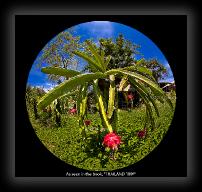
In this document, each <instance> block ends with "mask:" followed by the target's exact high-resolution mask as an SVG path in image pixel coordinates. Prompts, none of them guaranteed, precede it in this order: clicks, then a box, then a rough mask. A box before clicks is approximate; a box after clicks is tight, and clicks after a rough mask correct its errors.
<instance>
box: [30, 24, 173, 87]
mask: <svg viewBox="0 0 202 192" xmlns="http://www.w3.org/2000/svg"><path fill="white" fill-rule="evenodd" d="M72 29H73V30H74V34H75V35H79V36H81V39H80V41H81V42H83V41H84V40H86V39H89V38H93V40H94V42H98V39H99V38H102V37H103V38H112V39H116V37H117V36H118V35H119V34H123V35H124V38H125V39H127V40H129V41H131V42H132V43H135V44H138V45H140V46H141V47H140V48H139V49H138V51H139V52H140V53H141V54H143V56H141V55H137V56H136V59H140V58H142V57H144V58H145V59H152V58H156V59H158V61H159V62H160V63H161V64H163V65H164V66H165V67H166V68H167V69H168V77H167V79H166V81H169V82H171V81H173V80H174V78H173V74H172V71H171V69H170V66H169V63H168V61H167V59H166V58H165V56H164V55H163V53H162V52H161V50H160V49H159V48H158V47H157V45H156V44H155V43H154V42H153V41H152V40H151V39H149V38H148V37H147V36H145V35H144V34H143V33H141V32H140V31H138V30H136V29H134V28H131V27H128V26H126V25H123V24H120V23H115V22H109V21H92V22H87V23H82V24H79V25H76V26H73V27H72ZM64 30H69V29H64ZM56 35H57V34H56ZM53 38H54V37H53ZM51 41H52V40H51ZM51 41H50V42H51ZM39 55H40V54H39ZM39 55H38V56H39ZM35 65H36V62H34V64H33V66H32V68H31V70H30V73H29V77H28V81H27V83H28V84H30V85H32V86H37V87H43V88H44V89H46V90H49V89H51V88H52V87H53V86H54V84H53V83H52V82H50V81H49V80H48V79H47V75H46V74H43V73H42V72H41V71H40V69H37V68H36V66H35ZM83 65H85V63H84V62H83V63H80V67H83Z"/></svg>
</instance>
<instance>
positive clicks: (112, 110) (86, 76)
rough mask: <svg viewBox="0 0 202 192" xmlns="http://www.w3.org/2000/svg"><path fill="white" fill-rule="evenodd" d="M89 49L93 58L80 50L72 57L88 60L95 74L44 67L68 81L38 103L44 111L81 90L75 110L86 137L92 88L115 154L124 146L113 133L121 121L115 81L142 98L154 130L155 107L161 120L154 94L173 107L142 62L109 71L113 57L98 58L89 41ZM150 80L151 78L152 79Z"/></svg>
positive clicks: (108, 145) (107, 144) (107, 139)
mask: <svg viewBox="0 0 202 192" xmlns="http://www.w3.org/2000/svg"><path fill="white" fill-rule="evenodd" d="M86 46H87V48H88V51H90V52H91V54H89V53H87V52H85V51H80V50H76V51H74V52H73V53H74V54H75V55H77V56H79V57H81V58H83V59H84V60H86V61H87V63H88V68H89V69H91V70H90V71H92V72H90V73H81V72H79V71H76V70H70V69H64V68H59V67H45V68H42V69H41V71H42V72H43V73H46V74H54V75H59V76H63V77H66V79H67V80H65V81H64V82H62V83H61V84H59V85H58V86H56V87H55V88H53V89H52V90H50V91H49V92H48V93H47V94H46V95H44V96H43V97H42V98H41V99H40V100H39V102H38V107H39V108H41V109H43V108H44V107H46V106H47V105H49V104H50V103H51V102H53V101H54V100H55V99H57V98H58V97H61V96H63V95H66V94H70V95H71V93H72V92H74V90H78V94H77V107H76V108H77V114H78V115H79V125H80V128H81V133H82V135H83V136H84V137H85V136H86V132H85V129H86V127H87V126H88V124H89V122H88V123H87V122H86V121H85V118H86V113H87V98H88V94H87V93H88V88H89V86H91V87H93V92H94V93H95V99H96V103H97V106H98V109H99V114H100V118H101V120H102V126H103V127H104V128H105V129H106V130H107V132H108V133H107V134H106V135H105V136H104V140H103V145H104V146H106V147H109V148H110V149H112V150H114V149H117V148H118V146H119V145H120V144H121V137H120V136H118V135H116V134H115V133H114V130H116V123H117V121H118V116H117V114H118V105H117V101H118V92H117V85H116V84H115V79H116V77H118V78H121V81H120V83H119V85H118V89H119V91H121V90H122V89H123V88H124V87H126V86H127V85H128V84H131V85H132V86H133V87H134V88H135V89H136V91H137V92H138V93H139V95H140V96H141V97H142V99H143V101H144V104H145V106H146V115H147V117H148V119H149V121H150V123H151V125H152V127H155V123H154V118H153V112H152V111H153V107H154V109H155V112H156V114H157V115H158V116H159V112H158V108H157V105H156V103H155V100H154V99H153V98H154V97H152V96H151V93H152V94H153V95H155V96H156V98H157V99H158V100H159V101H160V102H164V101H166V102H168V103H169V104H170V106H171V107H172V103H171V101H170V100H169V98H168V97H167V96H166V94H165V93H164V91H163V90H162V89H161V88H160V87H159V86H158V84H157V83H156V82H155V81H153V80H152V79H154V78H153V76H152V72H151V71H150V70H149V69H147V68H145V67H142V66H140V65H139V64H140V61H139V62H136V63H135V64H134V65H132V66H129V67H125V68H118V69H111V70H108V68H107V66H108V64H109V62H110V59H111V56H110V55H109V56H105V53H104V51H101V54H99V53H98V51H97V49H96V46H95V45H94V44H92V43H91V42H89V41H86ZM147 76H150V78H148V77H147ZM100 79H105V80H107V81H108V82H109V88H108V95H109V97H108V98H109V99H108V101H105V99H104V97H103V93H102V91H101V89H100V88H99V86H98V81H99V80H100ZM131 99H132V98H131Z"/></svg>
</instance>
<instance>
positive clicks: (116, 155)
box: [25, 21, 176, 171]
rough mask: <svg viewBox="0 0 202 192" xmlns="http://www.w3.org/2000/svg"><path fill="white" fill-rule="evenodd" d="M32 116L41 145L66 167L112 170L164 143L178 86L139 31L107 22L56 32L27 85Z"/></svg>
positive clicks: (147, 153)
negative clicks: (66, 165)
mask: <svg viewBox="0 0 202 192" xmlns="http://www.w3.org/2000/svg"><path fill="white" fill-rule="evenodd" d="M25 96H26V106H27V112H28V116H29V119H30V122H31V124H32V127H33V129H34V130H35V133H36V135H37V136H38V138H39V139H40V141H41V142H42V143H43V145H44V146H45V147H46V148H47V149H48V150H49V151H50V152H51V153H52V154H54V155H55V156H56V157H57V158H59V159H61V160H62V161H64V162H65V163H67V164H68V165H72V166H74V167H76V168H81V169H84V170H89V171H112V170H117V169H121V168H125V167H128V166H130V165H134V164H135V163H137V162H139V161H140V160H142V159H144V158H145V157H146V156H147V155H149V154H150V153H151V152H152V151H153V150H154V149H155V148H156V147H157V146H158V145H159V144H160V143H161V141H162V140H163V139H164V136H165V135H166V133H167V131H168V130H169V127H170V125H171V122H172V119H173V116H174V110H175V104H176V87H175V81H174V77H173V73H172V71H171V68H170V66H169V62H168V61H167V59H166V58H165V56H164V55H163V53H162V52H161V50H160V49H159V48H158V47H157V45H156V44H155V43H154V42H153V41H152V40H151V39H149V38H148V37H147V36H145V35H144V34H142V33H141V32H140V31H138V30H136V29H133V28H131V27H128V26H126V25H123V24H120V23H115V22H109V21H92V22H87V23H81V24H79V25H76V26H73V27H71V28H69V29H66V30H64V31H62V32H61V33H59V34H56V36H55V37H53V39H51V40H50V41H49V42H48V43H47V44H46V45H45V46H44V48H43V49H42V50H41V51H40V53H39V54H38V56H37V58H36V59H35V61H34V63H33V65H32V67H31V69H30V72H29V77H28V80H27V87H26V94H25Z"/></svg>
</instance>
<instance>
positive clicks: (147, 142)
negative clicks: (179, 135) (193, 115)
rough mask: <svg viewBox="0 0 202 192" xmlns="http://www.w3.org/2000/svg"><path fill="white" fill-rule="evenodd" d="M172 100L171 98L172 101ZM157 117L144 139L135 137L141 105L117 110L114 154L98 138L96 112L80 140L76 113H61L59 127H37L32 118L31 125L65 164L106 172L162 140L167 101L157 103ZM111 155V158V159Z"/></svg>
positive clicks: (169, 117) (131, 161)
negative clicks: (84, 137) (129, 110)
mask: <svg viewBox="0 0 202 192" xmlns="http://www.w3.org/2000/svg"><path fill="white" fill-rule="evenodd" d="M173 101H174V100H173ZM158 106H159V110H160V117H159V118H157V117H155V123H156V127H155V129H154V130H151V128H150V127H147V134H146V137H145V138H139V137H138V136H137V132H138V131H139V130H142V129H143V128H144V121H145V107H144V105H142V106H140V107H139V108H136V109H134V110H132V111H131V112H128V111H125V110H119V112H118V116H119V121H118V128H117V133H118V135H120V136H121V138H122V142H123V143H122V144H121V145H120V147H119V149H118V151H116V152H115V153H114V155H113V154H112V153H111V152H109V151H106V150H105V148H104V147H103V146H102V137H103V136H104V134H105V133H104V132H102V134H101V138H99V137H98V125H99V124H100V118H99V115H98V114H97V113H96V114H89V115H88V119H91V121H92V123H91V125H90V126H89V127H88V129H87V130H86V131H87V136H88V138H87V140H86V141H83V139H82V137H81V134H80V132H79V125H78V117H77V115H74V116H72V115H63V116H62V126H61V127H51V128H50V127H49V128H47V127H41V126H40V125H39V124H37V123H36V122H35V121H34V120H31V121H32V125H33V127H34V129H35V132H36V134H37V136H38V137H39V139H40V140H41V141H42V143H43V144H44V145H45V146H46V147H47V149H48V150H49V151H51V152H52V153H53V154H54V155H55V156H57V157H58V158H60V159H61V160H63V161H65V162H66V163H68V164H71V165H73V166H76V167H78V168H82V169H86V170H92V171H110V170H116V169H119V168H123V167H127V166H128V165H131V164H134V163H136V162H137V161H139V160H141V159H142V158H144V157H145V156H146V155H148V154H149V153H150V152H151V151H152V150H153V149H154V148H155V147H156V146H157V145H158V144H159V143H160V142H161V140H162V139H163V137H164V135H165V134H166V132H167V130H168V129H169V126H170V123H171V121H172V118H173V114H174V111H172V110H171V109H170V108H169V106H168V105H167V104H160V103H158ZM112 156H113V158H112Z"/></svg>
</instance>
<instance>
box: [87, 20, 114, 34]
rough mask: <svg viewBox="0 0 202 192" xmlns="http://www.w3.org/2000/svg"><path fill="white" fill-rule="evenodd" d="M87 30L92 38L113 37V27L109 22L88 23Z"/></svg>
mask: <svg viewBox="0 0 202 192" xmlns="http://www.w3.org/2000/svg"><path fill="white" fill-rule="evenodd" d="M88 27H89V28H88V30H89V32H90V33H91V35H93V36H99V37H105V36H112V35H113V32H114V30H113V26H112V23H111V22H109V21H93V22H90V23H89V26H88Z"/></svg>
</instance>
